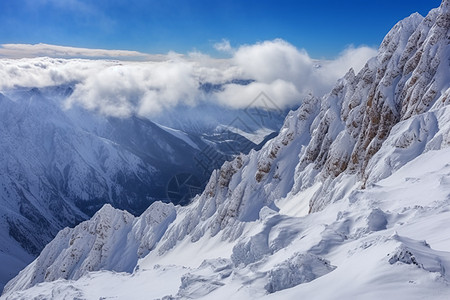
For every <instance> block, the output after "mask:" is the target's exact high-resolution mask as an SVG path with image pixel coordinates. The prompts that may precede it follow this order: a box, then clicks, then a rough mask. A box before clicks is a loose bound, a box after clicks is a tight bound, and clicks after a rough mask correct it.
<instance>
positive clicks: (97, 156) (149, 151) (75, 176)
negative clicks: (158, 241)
mask: <svg viewBox="0 0 450 300" xmlns="http://www.w3.org/2000/svg"><path fill="white" fill-rule="evenodd" d="M72 91H73V89H72V86H71V85H67V86H57V87H48V88H40V89H37V88H31V89H30V88H15V89H10V90H6V91H3V93H1V94H0V106H1V110H0V141H1V143H0V152H1V153H2V156H1V158H0V169H1V172H0V215H1V217H0V241H1V243H0V264H1V265H6V266H7V267H5V268H1V269H0V288H2V286H3V285H4V284H5V283H6V282H7V281H8V280H10V279H11V278H12V277H13V276H15V275H16V274H17V273H18V271H19V270H20V269H22V268H23V267H25V266H26V265H27V264H28V263H30V262H31V261H32V260H33V259H34V258H35V257H36V256H37V255H38V254H39V253H40V252H41V251H42V249H43V248H44V246H45V245H46V244H47V243H48V242H50V241H51V240H52V239H53V238H54V237H55V235H56V234H57V233H58V231H59V230H61V229H63V228H64V227H66V226H75V225H77V224H78V223H80V222H81V221H83V220H86V219H88V218H90V217H92V215H93V214H94V213H95V212H97V211H98V210H99V209H100V208H101V207H102V206H103V205H104V204H105V203H110V204H111V205H113V206H114V207H116V208H120V209H125V210H127V211H129V212H131V213H133V214H135V215H139V214H141V213H142V212H143V211H144V210H145V209H146V208H147V207H148V206H149V205H150V204H151V203H153V202H154V201H155V200H164V201H165V202H173V203H175V204H186V203H185V202H186V201H188V200H189V198H191V197H193V196H195V194H197V193H200V192H201V190H202V188H204V186H205V185H206V183H207V180H208V178H209V176H210V174H211V172H212V170H213V167H214V166H217V167H219V166H220V165H221V164H222V163H223V162H224V161H225V160H226V159H228V158H230V157H231V156H232V155H236V154H238V153H240V152H248V151H249V150H250V149H252V148H255V147H258V145H257V144H256V143H254V142H252V141H251V140H249V139H247V138H246V137H244V136H243V135H241V134H239V133H235V132H233V131H231V130H229V129H227V128H226V125H228V124H229V123H220V122H219V121H216V123H215V126H216V128H214V129H213V130H210V129H209V127H208V128H207V127H203V128H200V127H198V126H196V128H195V130H196V131H194V130H191V132H190V133H187V132H184V131H181V130H177V129H173V128H169V127H166V126H163V125H161V124H157V123H154V122H152V121H150V120H148V119H144V118H139V117H136V116H135V117H130V118H123V119H120V118H113V117H106V116H102V115H99V114H96V113H93V112H89V111H87V110H84V109H81V108H79V107H72V108H71V109H65V108H64V103H65V100H66V99H67V97H68V96H70V94H71V93H72ZM230 118H231V114H230ZM231 120H232V119H230V122H231ZM282 120H283V117H282V116H281V115H276V117H274V118H272V119H271V120H270V121H271V124H270V125H271V126H272V127H266V126H264V125H263V124H261V126H260V127H259V129H260V130H262V131H263V133H262V134H263V135H264V134H269V133H270V132H271V130H276V128H275V127H276V123H277V122H278V124H279V126H281V124H282ZM211 124H213V123H210V124H209V125H211ZM256 127H257V124H256V125H254V128H256ZM186 128H187V127H186ZM220 128H223V129H220ZM202 130H203V131H202ZM249 134H250V135H251V134H253V131H252V130H249ZM254 135H257V130H255V133H254ZM264 138H265V136H262V139H264ZM260 142H261V141H260ZM202 166H203V167H202ZM206 166H207V167H206Z"/></svg>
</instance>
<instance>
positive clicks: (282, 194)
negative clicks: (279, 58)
mask: <svg viewBox="0 0 450 300" xmlns="http://www.w3.org/2000/svg"><path fill="white" fill-rule="evenodd" d="M449 20H450V0H444V1H443V2H442V5H441V6H440V7H439V8H437V9H435V10H432V11H431V12H430V13H429V14H428V15H427V16H426V17H425V18H423V17H422V16H420V15H418V14H413V15H411V16H410V17H408V18H406V19H405V20H403V21H401V22H399V23H398V24H397V25H396V26H395V27H394V28H393V29H392V30H391V31H390V32H389V33H388V34H387V36H386V38H385V39H384V40H383V42H382V44H381V46H380V50H379V53H378V55H377V57H375V58H372V59H371V60H369V61H368V63H367V64H366V65H365V67H364V68H363V69H362V70H361V71H360V72H359V73H358V74H355V72H354V71H353V70H350V71H349V72H348V73H347V74H346V76H345V77H344V78H342V79H341V80H340V81H339V82H338V83H337V85H336V87H335V88H334V89H333V90H332V91H331V92H330V93H329V94H328V95H326V96H325V97H324V98H323V99H317V98H315V97H313V96H311V97H309V98H307V99H305V100H304V101H303V103H302V105H301V106H300V108H299V109H298V110H297V111H295V112H290V113H289V115H288V116H287V117H286V120H285V123H284V125H283V127H282V129H281V131H280V133H279V135H278V136H277V137H275V138H274V139H273V140H271V141H269V142H268V143H267V144H266V145H265V146H264V147H263V148H262V149H261V150H260V151H251V152H250V153H249V154H248V155H240V156H238V157H236V158H235V159H234V160H233V161H231V162H226V163H225V164H224V165H223V166H222V167H221V168H220V169H219V170H216V171H214V172H213V174H212V176H211V178H210V180H209V182H208V184H207V186H206V189H205V191H204V192H203V193H202V194H201V195H199V196H198V197H196V198H195V199H194V200H193V202H192V203H191V204H190V205H189V206H187V207H183V208H177V209H176V219H175V221H174V222H173V223H170V222H169V221H167V220H171V218H172V217H173V218H175V217H174V216H173V215H174V214H175V212H174V213H167V214H166V215H167V216H168V217H167V218H163V219H162V220H160V221H158V222H157V223H158V224H163V223H164V224H168V223H170V225H167V230H160V229H158V230H156V231H155V232H158V234H155V235H156V236H158V237H160V238H159V239H154V240H155V241H156V240H159V242H153V238H152V237H153V234H151V235H149V236H144V235H140V236H141V237H142V238H143V239H144V240H149V241H151V242H148V243H147V242H146V243H147V244H146V246H145V249H147V250H148V251H153V252H152V253H151V255H153V257H156V255H159V256H161V255H165V254H167V253H169V252H170V251H171V250H172V249H173V248H174V247H176V246H177V244H179V243H180V241H183V245H185V243H186V242H188V241H190V242H192V243H195V242H198V241H199V240H200V239H201V238H202V237H214V236H217V237H219V238H220V239H222V240H228V241H237V242H236V244H235V245H234V248H233V250H232V254H231V259H232V262H233V263H234V264H235V265H241V264H242V265H245V266H247V265H249V266H252V265H253V266H254V264H256V263H260V262H262V261H263V260H264V258H265V257H267V256H269V255H273V254H276V253H277V252H278V251H279V250H280V248H279V246H280V245H282V246H281V247H284V246H286V245H285V244H283V242H281V241H280V242H277V245H275V244H271V243H270V241H269V240H270V238H272V239H273V238H274V236H273V235H271V230H272V228H274V227H276V225H278V224H279V223H281V222H282V220H283V218H282V217H281V215H275V216H273V217H270V215H271V214H276V212H277V211H278V207H277V205H276V204H277V203H276V201H277V200H280V199H283V198H288V199H290V201H297V202H298V204H300V202H302V201H309V208H310V212H318V211H320V210H322V209H324V208H325V207H326V206H327V205H329V204H330V203H332V202H334V201H337V200H340V199H343V198H344V196H348V195H349V194H350V192H353V193H352V197H350V196H348V197H347V198H346V199H348V200H351V199H353V200H354V199H355V198H357V192H358V191H355V190H358V189H360V188H365V187H366V186H370V185H371V184H373V183H375V182H379V181H380V180H381V179H383V178H386V177H387V176H389V175H390V174H392V173H393V172H395V171H396V170H398V169H399V168H401V167H402V166H405V165H406V164H407V163H409V162H411V161H412V160H414V158H416V157H418V156H419V155H422V154H423V153H424V152H427V151H431V150H437V149H442V148H446V147H449V146H450V134H449V132H450V106H449V105H448V104H450V100H449V98H450V96H449V95H450V80H449V78H450V75H449V59H450V34H449V31H450V21H449ZM442 180H444V179H442ZM312 187H314V189H313V192H311V193H312V195H311V196H310V197H309V198H308V200H305V199H302V198H301V197H296V195H298V194H300V193H301V192H302V191H305V190H306V189H309V188H312ZM368 194H369V193H368ZM369 196H370V194H369ZM359 200H361V199H359ZM354 201H356V200H354ZM159 205H161V204H159ZM152 209H154V208H152V207H150V208H149V210H152ZM365 213H366V214H367V216H366V217H361V216H362V214H360V215H359V216H358V217H356V218H355V220H356V222H363V223H364V224H365V225H364V226H365V227H364V228H362V227H361V228H359V230H357V229H355V228H354V229H355V230H354V232H353V233H350V231H349V228H350V227H352V226H353V227H354V224H347V223H346V221H345V218H346V217H345V214H341V212H339V213H337V217H336V221H335V223H333V224H331V225H327V226H325V229H323V231H321V233H320V234H319V235H321V236H322V239H318V241H317V243H316V244H315V245H314V246H313V247H312V248H310V249H308V250H307V251H308V253H310V254H313V255H314V256H303V255H299V256H295V257H293V258H292V259H291V260H288V261H286V262H285V263H284V264H282V265H278V266H277V268H276V269H275V270H278V271H277V272H279V273H280V274H281V276H285V277H286V278H288V280H287V281H289V280H292V281H293V282H295V284H299V283H302V282H306V281H308V280H309V279H307V278H306V279H305V278H303V277H302V276H303V275H304V274H303V273H302V274H300V273H299V274H294V275H295V276H293V277H292V278H291V277H290V276H291V275H292V274H289V273H288V272H289V270H290V269H291V268H293V267H295V266H297V265H299V264H300V263H302V262H303V261H308V264H310V265H316V266H317V270H312V271H311V274H309V273H308V276H307V277H308V278H311V280H312V279H314V278H315V277H316V276H321V275H324V274H326V273H327V272H329V271H331V270H332V269H333V268H332V267H331V266H330V265H329V264H328V263H326V262H325V261H324V260H323V259H322V258H321V256H322V255H323V254H326V253H328V252H329V251H330V249H332V248H333V247H335V246H336V245H338V244H341V243H344V241H345V240H346V239H348V238H349V236H350V235H352V236H353V237H356V236H358V235H363V234H367V233H370V232H378V231H383V230H385V229H386V228H387V226H388V223H389V220H388V218H389V215H388V214H387V213H385V212H384V211H382V210H380V209H376V208H373V209H371V210H368V211H366V212H365ZM266 217H267V220H265V218H266ZM142 218H143V217H140V220H141V221H136V222H142ZM165 220H166V221H165ZM349 220H350V219H349ZM361 220H363V221H361ZM253 221H255V223H256V221H258V222H259V224H260V226H261V228H262V231H257V230H255V232H260V233H256V234H255V233H254V232H253V233H252V234H249V236H247V237H244V238H241V239H239V238H240V236H241V234H242V233H243V232H244V227H245V226H244V224H246V223H250V222H253ZM272 221H273V223H272ZM296 221H298V220H296ZM349 222H350V221H349ZM147 224H153V223H152V222H147ZM296 224H297V223H296ZM289 225H292V224H289ZM297 225H298V224H297ZM149 227H150V228H154V227H155V225H149ZM156 227H157V226H156ZM335 227H336V228H335ZM133 230H134V229H133ZM133 230H131V231H130V232H133ZM152 230H155V229H152ZM277 230H280V229H279V228H278V229H277ZM139 232H141V231H139ZM142 232H143V231H142ZM280 232H281V231H280ZM297 233H298V231H296V232H295V233H292V232H291V233H290V236H295V235H297ZM283 234H284V232H283ZM280 235H282V234H281V233H280ZM287 235H288V234H286V236H287ZM238 239H239V240H238ZM280 240H281V238H280ZM284 242H286V243H289V242H290V240H289V239H287V238H285V239H284ZM274 245H275V246H274ZM147 250H145V251H147ZM145 251H141V250H138V253H145ZM133 253H135V252H134V251H133ZM405 253H406V254H408V253H407V252H405V251H403V250H400V251H399V252H398V253H396V254H394V256H393V257H395V259H393V260H392V262H391V263H396V262H397V261H400V262H405V261H406V262H407V263H408V262H409V261H411V262H412V259H409V258H408V255H409V254H408V255H405ZM411 253H412V252H411ZM151 255H150V256H151ZM317 255H321V256H317ZM403 258H405V259H406V260H405V259H403ZM38 260H39V258H38ZM38 260H37V261H38ZM53 261H54V260H53ZM33 264H34V265H31V266H30V267H29V268H34V267H35V264H36V261H35V262H34V263H33ZM227 266H228V265H227ZM227 268H228V267H227ZM433 270H434V269H433ZM316 271H317V272H316ZM40 272H42V269H41V271H40ZM29 273H30V272H29V270H28V272H25V273H24V274H23V275H19V276H18V277H17V278H16V279H15V281H14V282H21V283H20V284H17V285H15V287H14V289H20V288H23V287H24V286H25V285H24V283H23V282H28V281H27V280H29V279H27V278H26V276H28V275H25V274H29ZM274 274H275V273H274ZM275 276H278V275H276V274H275ZM194 277H195V276H187V277H184V278H185V279H184V283H183V284H184V288H185V289H191V288H193V289H194V288H195V287H196V285H194V284H192V283H191V281H192V280H191V279H192V278H194ZM269 277H270V276H269ZM195 278H200V279H201V280H203V279H205V277H201V276H199V277H195ZM202 278H203V279H202ZM22 280H23V281H22ZM205 280H206V279H205ZM207 281H208V282H210V283H211V284H212V285H211V286H210V288H211V291H212V290H215V289H216V288H217V285H216V284H215V281H214V282H213V279H211V278H207ZM36 282H37V281H36ZM12 286H13V285H12V284H11V285H9V287H12ZM288 287H290V285H289V284H286V280H284V281H283V282H282V283H279V282H277V280H276V279H274V278H271V279H270V284H269V285H267V291H269V292H271V291H276V290H281V289H285V288H288Z"/></svg>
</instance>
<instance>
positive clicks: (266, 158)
mask: <svg viewBox="0 0 450 300" xmlns="http://www.w3.org/2000/svg"><path fill="white" fill-rule="evenodd" d="M449 59H450V0H444V1H443V2H442V4H441V6H440V7H439V8H437V9H435V10H432V11H431V12H430V13H429V14H428V15H427V16H426V17H425V18H423V17H422V16H420V15H418V14H413V15H411V16H410V17H408V18H406V19H405V20H403V21H401V22H399V23H398V24H397V25H396V26H395V27H394V28H393V29H392V30H391V31H390V32H389V33H388V34H387V36H386V37H385V39H384V40H383V43H382V44H381V46H380V49H379V53H378V55H377V57H375V58H373V59H371V60H369V61H368V63H367V64H366V66H365V67H364V68H363V69H362V70H361V71H360V72H359V73H358V74H355V73H354V72H353V70H350V71H349V72H348V73H347V75H346V76H345V77H344V78H343V79H341V80H340V81H339V82H338V84H337V85H336V87H335V88H334V89H333V90H332V91H331V92H330V93H329V94H328V95H326V96H325V97H324V98H323V99H317V98H315V97H310V98H308V99H305V101H304V102H303V104H302V106H301V107H300V108H299V109H298V110H297V111H295V112H291V113H290V114H289V115H288V116H287V118H286V120H285V123H284V125H283V127H282V129H281V131H280V133H279V135H278V136H277V137H275V138H274V139H273V140H271V141H269V142H268V143H267V144H266V145H265V146H264V147H263V148H262V149H261V150H260V151H251V152H250V153H249V154H248V155H240V156H238V157H236V158H235V159H234V160H233V161H231V162H226V163H224V165H223V166H222V167H221V168H220V169H219V170H216V171H214V172H213V174H212V176H211V178H210V180H209V183H208V184H207V186H206V188H205V191H204V192H203V193H202V194H201V195H199V196H198V197H196V198H195V199H194V201H193V202H192V203H191V204H190V205H189V206H186V207H179V206H177V207H173V206H171V205H167V204H163V203H155V204H154V205H152V206H151V207H149V208H148V210H146V211H145V212H144V213H143V214H142V216H140V217H137V218H134V217H132V216H130V215H129V214H128V213H126V212H123V211H120V210H116V209H112V208H111V207H108V206H106V207H104V208H103V209H101V210H100V211H99V212H98V213H97V214H96V215H95V216H94V217H93V218H92V219H91V220H89V221H86V222H84V223H82V224H80V225H79V226H77V227H76V228H74V229H65V230H63V231H61V232H60V233H59V234H58V236H57V237H56V238H55V239H54V240H53V241H52V242H51V243H50V244H48V245H47V246H46V248H45V249H44V250H43V252H42V253H41V255H40V256H39V257H38V258H37V259H36V260H35V261H34V262H33V263H31V264H30V265H29V266H28V267H26V268H25V269H24V270H23V271H22V272H21V273H20V274H19V275H18V276H17V277H16V278H14V279H13V280H11V281H10V282H9V283H8V285H7V286H6V287H5V292H4V295H3V296H2V297H3V298H5V299H20V298H25V299H27V298H33V297H34V298H36V299H47V298H55V299H63V298H65V297H67V298H78V299H98V298H101V297H103V298H108V297H113V298H119V299H130V298H132V299H156V298H165V299H186V298H191V299H192V298H194V299H195V298H204V299H226V298H232V299H234V298H236V299H260V298H266V299H298V298H299V297H305V298H314V299H356V298H358V299H380V298H381V297H384V298H388V299H424V298H432V299H447V298H448V295H449V290H450V287H449V280H450V277H449V274H448V271H447V270H449V268H450V234H449V231H448V226H447V223H448V220H449V218H450V147H449V146H450V106H449V104H450V73H449V65H448V62H449Z"/></svg>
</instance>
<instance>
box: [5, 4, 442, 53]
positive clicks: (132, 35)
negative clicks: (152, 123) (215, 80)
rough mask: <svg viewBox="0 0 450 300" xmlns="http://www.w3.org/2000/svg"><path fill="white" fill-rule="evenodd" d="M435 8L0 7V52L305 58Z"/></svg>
mask: <svg viewBox="0 0 450 300" xmlns="http://www.w3.org/2000/svg"><path fill="white" fill-rule="evenodd" d="M439 4H440V0H419V1H414V0H377V1H363V0H359V1H358V0H351V1H335V0H334V1H331V0H321V1H312V0H310V1H301V0H300V1H289V0H278V1H268V0H246V1H244V0H243V1H236V0H231V1H226V0H222V1H216V0H191V1H181V0H170V1H161V0H160V1H156V0H146V1H138V0H128V1H126V0H91V1H89V0H0V44H7V43H24V44H35V43H46V44H55V45H64V46H72V47H85V48H101V49H124V50H136V51H140V52H145V53H167V52H168V51H176V52H179V53H187V52H190V51H201V52H204V53H208V54H211V55H221V54H220V53H218V52H216V50H215V49H214V47H213V45H214V44H215V43H217V42H220V41H221V40H222V39H227V40H229V41H230V43H231V45H232V46H234V47H235V46H239V45H242V44H254V43H256V42H260V41H264V40H273V39H275V38H281V39H284V40H286V41H288V42H289V43H291V44H292V45H294V46H296V47H297V48H304V49H306V50H307V51H308V53H310V55H311V56H313V57H317V58H333V57H335V56H337V55H338V54H339V52H341V51H342V50H343V49H345V48H346V47H347V46H349V45H351V44H353V45H355V46H359V45H368V46H372V47H376V46H378V44H379V43H380V42H381V40H382V38H383V37H384V35H385V34H386V33H387V32H388V30H389V29H390V28H391V27H392V26H393V25H394V24H395V23H396V22H397V21H399V20H400V19H402V18H404V17H407V16H408V15H410V14H411V13H413V12H416V11H417V12H419V13H421V14H422V15H426V13H427V12H428V11H429V10H430V9H431V8H434V7H437V6H439Z"/></svg>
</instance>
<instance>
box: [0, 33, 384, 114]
mask: <svg viewBox="0 0 450 300" xmlns="http://www.w3.org/2000/svg"><path fill="white" fill-rule="evenodd" d="M222 46H223V47H224V49H228V46H227V43H226V41H224V44H223V45H222ZM219 48H220V47H219ZM230 48H231V47H230ZM14 49H16V50H17V52H15V50H14ZM2 51H3V52H2ZM5 51H6V52H5ZM7 51H11V52H7ZM40 51H42V52H43V53H47V56H48V54H51V53H53V55H54V56H63V57H66V56H85V57H108V58H110V57H119V58H129V57H135V56H138V55H141V57H146V58H147V61H141V62H136V61H124V60H116V61H112V60H102V59H100V60H86V59H56V58H49V57H46V58H24V59H0V78H2V81H1V82H0V90H2V89H3V90H4V89H9V88H13V87H15V86H27V87H44V86H51V85H60V84H64V83H72V84H74V83H76V85H75V89H74V93H73V94H72V96H71V97H70V98H69V99H68V102H67V105H68V106H70V105H75V104H77V105H81V106H83V107H86V108H88V109H92V110H96V111H99V112H101V113H103V114H107V115H114V116H120V117H125V116H128V115H130V114H140V115H144V116H151V115H152V114H157V113H160V112H162V111H164V110H165V109H170V108H171V107H174V106H176V105H178V104H185V105H190V106H195V105H197V104H198V103H200V102H202V101H215V102H216V103H218V104H220V105H224V106H229V107H235V108H243V107H246V106H247V105H249V104H250V103H251V102H252V101H253V100H254V99H255V97H256V96H257V95H258V94H259V93H260V92H265V93H266V94H267V95H268V96H269V97H270V98H271V100H272V101H274V102H275V103H276V105H277V106H278V107H288V106H292V105H296V104H299V103H300V102H301V100H302V99H303V97H305V96H307V95H308V94H309V93H313V94H315V95H316V96H322V95H323V94H325V93H327V92H329V91H330V90H331V88H332V87H333V85H334V84H335V82H336V81H337V79H339V78H340V77H342V76H343V75H345V73H346V72H347V71H348V70H349V69H350V68H351V67H352V68H354V69H355V71H356V72H357V71H358V70H359V69H361V68H362V67H363V65H364V64H365V62H366V61H367V60H368V59H369V58H370V57H373V56H374V55H375V54H376V51H375V50H374V49H371V48H368V47H358V48H355V47H349V48H348V49H346V50H345V51H343V52H342V53H341V54H340V55H339V57H337V58H336V59H334V60H329V61H317V60H314V59H312V58H311V57H310V56H309V55H308V53H307V52H306V51H305V50H299V49H297V48H295V47H294V46H293V45H291V44H289V43H287V42H285V41H283V40H274V41H266V42H262V43H258V44H254V45H244V46H241V47H239V48H237V49H234V50H233V51H234V52H233V54H232V56H231V57H230V58H228V59H216V58H212V57H210V56H208V55H206V54H202V53H198V52H195V53H189V54H188V55H186V56H184V55H180V54H177V53H169V54H167V55H162V56H152V55H148V56H146V54H142V53H139V52H134V51H122V50H96V49H78V48H71V47H60V46H52V45H42V44H41V46H39V47H37V46H36V47H30V45H15V46H14V47H13V46H7V47H3V48H0V55H2V53H3V55H8V56H12V57H17V56H20V55H23V56H27V55H28V54H29V55H31V54H33V55H36V54H37V53H41V52H40ZM5 53H6V54H5ZM318 64H320V66H321V67H320V68H318V67H317V65H318ZM233 79H253V80H254V82H252V83H250V84H248V85H239V84H232V83H231V82H232V80H233ZM208 82H209V83H212V84H221V83H222V84H224V83H226V84H224V85H223V88H222V89H221V90H220V91H216V92H214V93H213V94H205V93H204V92H203V91H202V90H201V89H199V87H200V84H202V83H208Z"/></svg>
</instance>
